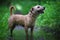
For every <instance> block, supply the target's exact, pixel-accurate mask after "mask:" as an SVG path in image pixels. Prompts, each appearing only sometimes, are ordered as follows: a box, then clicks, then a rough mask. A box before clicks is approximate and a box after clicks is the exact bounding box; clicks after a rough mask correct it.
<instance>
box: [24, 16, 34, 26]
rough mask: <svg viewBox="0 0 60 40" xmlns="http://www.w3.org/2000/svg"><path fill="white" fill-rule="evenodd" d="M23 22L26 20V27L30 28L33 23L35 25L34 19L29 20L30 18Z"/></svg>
mask: <svg viewBox="0 0 60 40" xmlns="http://www.w3.org/2000/svg"><path fill="white" fill-rule="evenodd" d="M25 20H26V21H25V24H26V25H27V26H32V25H34V23H35V19H34V18H31V17H27V18H26V19H25Z"/></svg>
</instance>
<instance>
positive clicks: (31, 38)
mask: <svg viewBox="0 0 60 40" xmlns="http://www.w3.org/2000/svg"><path fill="white" fill-rule="evenodd" d="M33 28H34V26H32V27H31V36H30V40H33Z"/></svg>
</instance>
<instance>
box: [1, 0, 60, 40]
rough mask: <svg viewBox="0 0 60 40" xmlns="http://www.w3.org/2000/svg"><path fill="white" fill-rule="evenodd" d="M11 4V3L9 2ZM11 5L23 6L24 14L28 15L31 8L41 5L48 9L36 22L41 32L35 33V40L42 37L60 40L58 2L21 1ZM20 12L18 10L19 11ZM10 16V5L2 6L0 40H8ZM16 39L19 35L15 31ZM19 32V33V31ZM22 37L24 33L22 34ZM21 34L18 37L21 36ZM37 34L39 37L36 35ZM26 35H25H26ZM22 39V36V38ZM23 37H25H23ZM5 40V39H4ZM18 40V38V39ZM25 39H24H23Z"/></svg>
mask: <svg viewBox="0 0 60 40" xmlns="http://www.w3.org/2000/svg"><path fill="white" fill-rule="evenodd" d="M9 2H10V1H9ZM11 4H13V5H14V6H16V5H17V4H18V5H20V6H22V9H21V11H22V12H23V14H24V15H25V14H27V13H28V12H29V10H30V8H31V7H33V6H34V5H37V4H40V5H43V6H45V7H46V9H45V11H44V14H40V16H39V17H38V18H37V20H36V22H35V26H37V27H38V28H40V30H39V31H37V32H34V38H35V40H40V39H39V38H40V37H44V40H60V36H59V35H60V15H59V14H60V2H59V1H57V0H53V1H52V0H51V1H49V0H47V1H45V0H43V1H42V0H41V1H40V0H39V1H37V0H36V1H34V0H33V1H21V0H18V1H17V0H15V1H13V0H11ZM17 10H18V9H17ZM9 16H10V11H9V5H0V40H6V37H7V33H8V18H9ZM14 32H15V33H16V34H15V37H16V35H17V34H18V33H17V31H14ZM18 32H19V31H18ZM20 33H21V35H23V34H22V32H20ZM20 33H19V34H18V35H20ZM36 34H37V35H36ZM24 35H25V34H24ZM20 37H21V36H20ZM22 37H23V36H22ZM3 38H4V39H3ZM16 38H17V37H16ZM22 39H23V38H22Z"/></svg>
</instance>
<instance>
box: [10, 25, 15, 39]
mask: <svg viewBox="0 0 60 40" xmlns="http://www.w3.org/2000/svg"><path fill="white" fill-rule="evenodd" d="M14 28H15V25H13V26H11V25H10V26H9V33H10V35H9V36H10V37H9V40H13V30H14Z"/></svg>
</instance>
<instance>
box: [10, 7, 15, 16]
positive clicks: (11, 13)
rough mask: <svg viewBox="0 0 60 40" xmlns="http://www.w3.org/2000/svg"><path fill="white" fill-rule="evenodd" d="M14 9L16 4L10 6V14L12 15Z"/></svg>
mask: <svg viewBox="0 0 60 40" xmlns="http://www.w3.org/2000/svg"><path fill="white" fill-rule="evenodd" d="M12 9H15V7H14V6H10V15H12Z"/></svg>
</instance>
